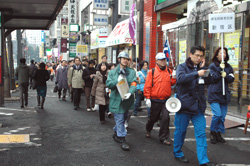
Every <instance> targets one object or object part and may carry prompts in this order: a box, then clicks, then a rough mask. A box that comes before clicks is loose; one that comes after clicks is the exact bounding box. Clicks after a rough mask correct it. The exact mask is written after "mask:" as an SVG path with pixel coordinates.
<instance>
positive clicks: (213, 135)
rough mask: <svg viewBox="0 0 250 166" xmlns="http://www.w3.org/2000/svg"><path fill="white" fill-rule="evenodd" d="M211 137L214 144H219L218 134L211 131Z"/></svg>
mask: <svg viewBox="0 0 250 166" xmlns="http://www.w3.org/2000/svg"><path fill="white" fill-rule="evenodd" d="M209 137H210V142H211V143H212V144H216V143H217V134H216V132H214V131H210V135H209Z"/></svg>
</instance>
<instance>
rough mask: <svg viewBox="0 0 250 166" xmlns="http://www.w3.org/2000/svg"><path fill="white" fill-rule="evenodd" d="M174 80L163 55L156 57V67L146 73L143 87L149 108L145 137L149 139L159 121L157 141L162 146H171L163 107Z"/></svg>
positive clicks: (167, 120)
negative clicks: (158, 140)
mask: <svg viewBox="0 0 250 166" xmlns="http://www.w3.org/2000/svg"><path fill="white" fill-rule="evenodd" d="M175 83H176V79H175V78H172V71H171V70H170V69H168V68H167V63H166V56H165V54H164V53H158V54H157V55H156V67H155V68H154V69H151V70H150V71H149V72H148V76H147V79H146V83H145V86H144V96H145V97H146V105H147V106H148V107H151V108H150V118H149V120H148V122H147V124H146V130H147V132H146V137H147V138H150V132H151V130H152V129H153V126H154V124H155V122H157V121H158V120H159V119H160V116H161V123H160V131H159V139H160V142H161V143H163V144H164V145H171V140H170V138H169V121H170V117H169V112H168V110H167V109H166V107H165V103H166V101H167V99H168V98H169V97H170V96H171V86H172V85H175Z"/></svg>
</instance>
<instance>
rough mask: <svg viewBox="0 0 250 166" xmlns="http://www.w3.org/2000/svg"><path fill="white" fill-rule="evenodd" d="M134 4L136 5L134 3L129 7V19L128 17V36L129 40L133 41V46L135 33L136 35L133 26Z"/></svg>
mask: <svg viewBox="0 0 250 166" xmlns="http://www.w3.org/2000/svg"><path fill="white" fill-rule="evenodd" d="M135 4H136V3H134V4H133V5H132V7H131V11H130V17H129V34H130V36H131V38H132V39H133V45H135V33H136V26H135V21H134V10H135Z"/></svg>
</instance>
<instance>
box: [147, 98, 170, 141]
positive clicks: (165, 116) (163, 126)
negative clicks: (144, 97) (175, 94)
mask: <svg viewBox="0 0 250 166" xmlns="http://www.w3.org/2000/svg"><path fill="white" fill-rule="evenodd" d="M160 118H161V123H160V131H159V139H160V141H161V142H162V141H164V140H165V139H167V138H169V122H170V117H169V112H168V110H167V109H166V107H165V102H164V103H160V102H154V101H152V100H151V108H150V117H149V120H148V122H147V124H146V130H147V131H148V132H151V130H152V129H153V127H154V124H155V122H157V121H158V120H160Z"/></svg>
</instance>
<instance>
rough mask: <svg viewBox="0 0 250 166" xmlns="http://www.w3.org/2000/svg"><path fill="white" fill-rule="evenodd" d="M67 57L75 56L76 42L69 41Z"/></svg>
mask: <svg viewBox="0 0 250 166" xmlns="http://www.w3.org/2000/svg"><path fill="white" fill-rule="evenodd" d="M69 57H72V58H74V57H76V43H69Z"/></svg>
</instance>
